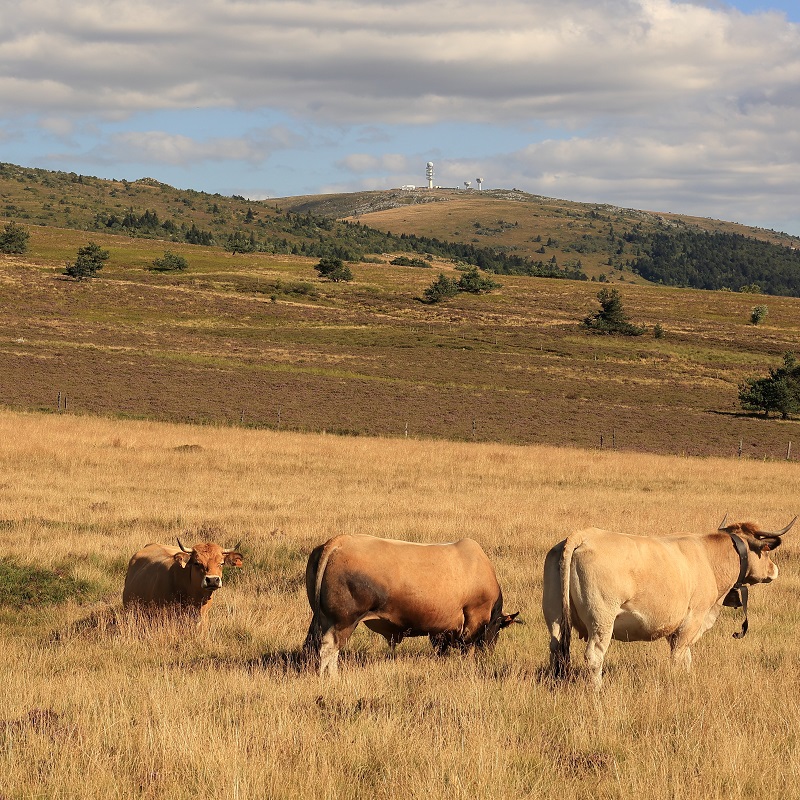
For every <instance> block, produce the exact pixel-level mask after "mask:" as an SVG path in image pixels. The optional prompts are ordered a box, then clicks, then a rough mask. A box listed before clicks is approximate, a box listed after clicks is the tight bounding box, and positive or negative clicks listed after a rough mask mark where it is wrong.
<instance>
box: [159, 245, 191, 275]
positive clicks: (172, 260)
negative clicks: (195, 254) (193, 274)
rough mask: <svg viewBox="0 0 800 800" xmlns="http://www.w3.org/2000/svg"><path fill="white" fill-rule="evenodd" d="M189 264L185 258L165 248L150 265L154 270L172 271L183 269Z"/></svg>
mask: <svg viewBox="0 0 800 800" xmlns="http://www.w3.org/2000/svg"><path fill="white" fill-rule="evenodd" d="M188 266H189V264H188V263H187V261H186V259H185V258H184V257H183V256H181V255H178V254H177V253H173V252H172V251H171V250H165V251H164V255H163V256H162V257H161V258H156V259H154V260H153V265H152V266H151V267H150V269H151V270H153V271H154V272H173V271H176V270H184V269H186V268H187V267H188Z"/></svg>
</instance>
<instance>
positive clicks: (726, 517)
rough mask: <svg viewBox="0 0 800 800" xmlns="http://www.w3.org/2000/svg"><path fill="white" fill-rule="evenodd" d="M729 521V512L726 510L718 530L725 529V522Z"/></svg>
mask: <svg viewBox="0 0 800 800" xmlns="http://www.w3.org/2000/svg"><path fill="white" fill-rule="evenodd" d="M727 521H728V512H727V511H726V512H725V516H724V517H723V518H722V522H720V524H719V528H717V530H718V531H724V530H725V523H726V522H727Z"/></svg>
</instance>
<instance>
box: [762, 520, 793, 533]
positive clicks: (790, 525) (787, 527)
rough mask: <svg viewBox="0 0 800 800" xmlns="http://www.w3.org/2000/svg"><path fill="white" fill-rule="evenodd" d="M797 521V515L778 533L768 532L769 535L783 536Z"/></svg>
mask: <svg viewBox="0 0 800 800" xmlns="http://www.w3.org/2000/svg"><path fill="white" fill-rule="evenodd" d="M795 522H797V517H795V518H794V519H793V520H792V521H791V522H790V523H789V524H788V525H787V526H786V527H785V528H784V529H783V530H780V531H778V532H777V533H768V534H767V536H783V534H784V533H788V532H789V528H791V527H792V525H794V524H795Z"/></svg>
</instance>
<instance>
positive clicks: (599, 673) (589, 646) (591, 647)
mask: <svg viewBox="0 0 800 800" xmlns="http://www.w3.org/2000/svg"><path fill="white" fill-rule="evenodd" d="M613 631H614V625H613V623H612V624H611V625H605V626H602V627H599V626H598V627H595V628H594V629H593V630H592V632H591V633H590V635H589V638H588V641H587V643H586V666H587V667H588V669H589V676H590V678H591V679H592V683H593V684H594V688H595V689H596V690H597V691H600V689H601V688H602V686H603V661H604V660H605V657H606V651H607V650H608V646H609V645H610V644H611V635H612V633H613Z"/></svg>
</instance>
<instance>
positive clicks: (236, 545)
mask: <svg viewBox="0 0 800 800" xmlns="http://www.w3.org/2000/svg"><path fill="white" fill-rule="evenodd" d="M790 527H791V526H790ZM241 544H242V541H241V539H240V540H239V541H238V542H236V544H235V545H234V546H233V547H231V549H230V550H223V551H222V555H224V556H227V555H229V554H230V553H235V552H236V551H237V550H238V549H239V547H240V546H241Z"/></svg>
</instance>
